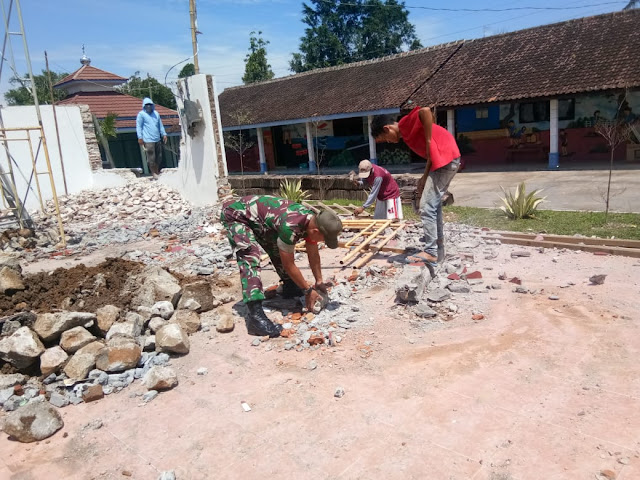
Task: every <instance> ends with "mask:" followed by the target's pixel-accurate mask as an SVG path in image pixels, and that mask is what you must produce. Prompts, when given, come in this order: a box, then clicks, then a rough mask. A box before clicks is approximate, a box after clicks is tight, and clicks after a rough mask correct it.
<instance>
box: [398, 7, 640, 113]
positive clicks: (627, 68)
mask: <svg viewBox="0 0 640 480" xmlns="http://www.w3.org/2000/svg"><path fill="white" fill-rule="evenodd" d="M638 27H640V10H629V11H625V12H616V13H612V14H606V15H599V16H595V17H586V18H580V19H577V20H570V21H567V22H562V23H556V24H553V25H545V26H541V27H536V28H529V29H526V30H519V31H516V32H512V33H506V34H502V35H496V36H494V37H487V38H482V39H478V40H473V41H468V42H465V43H464V45H462V47H461V48H460V50H459V51H458V52H457V53H456V55H454V56H453V57H452V58H451V59H450V60H449V61H448V62H447V63H446V64H445V65H444V66H443V67H442V68H441V69H440V70H439V71H438V73H436V74H435V75H434V77H433V78H432V79H431V80H429V81H428V82H426V83H425V85H424V86H423V87H422V88H420V89H419V90H418V91H417V92H416V93H415V94H414V95H412V96H411V100H413V101H414V102H415V103H416V104H418V105H428V104H430V103H434V102H436V103H438V104H439V105H442V106H457V105H470V104H478V103H490V102H500V101H509V100H516V99H521V98H536V97H538V98H540V97H551V96H558V95H563V94H572V93H578V92H588V91H595V90H610V89H618V88H624V87H632V86H640V28H638Z"/></svg>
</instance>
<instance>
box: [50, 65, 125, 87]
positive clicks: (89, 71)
mask: <svg viewBox="0 0 640 480" xmlns="http://www.w3.org/2000/svg"><path fill="white" fill-rule="evenodd" d="M74 80H83V81H91V82H100V81H103V82H109V84H110V85H113V84H114V83H115V82H118V83H124V82H126V81H127V79H126V78H124V77H121V76H120V75H116V74H115V73H111V72H105V71H104V70H100V69H99V68H96V67H92V66H91V65H83V66H82V67H80V68H79V69H78V70H76V71H75V72H73V73H72V74H71V75H67V76H66V77H64V78H63V79H62V80H60V81H59V82H58V83H56V84H55V85H54V87H61V86H62V85H64V84H66V83H69V82H72V81H74Z"/></svg>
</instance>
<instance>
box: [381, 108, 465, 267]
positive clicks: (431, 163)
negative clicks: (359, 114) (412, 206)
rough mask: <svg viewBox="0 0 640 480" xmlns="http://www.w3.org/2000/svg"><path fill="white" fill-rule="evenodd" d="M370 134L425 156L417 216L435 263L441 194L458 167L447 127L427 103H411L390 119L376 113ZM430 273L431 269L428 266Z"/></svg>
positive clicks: (439, 257) (439, 253) (440, 249)
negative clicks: (405, 111)
mask: <svg viewBox="0 0 640 480" xmlns="http://www.w3.org/2000/svg"><path fill="white" fill-rule="evenodd" d="M371 136H373V138H375V139H376V142H389V143H398V142H399V141H400V140H403V141H404V143H405V144H406V145H407V146H408V147H409V148H410V149H411V150H413V151H414V152H415V153H417V154H418V155H420V156H421V157H422V158H424V159H425V160H426V162H427V163H426V168H425V171H424V175H422V177H421V178H420V180H419V181H418V187H417V194H418V195H419V196H420V217H421V218H422V226H423V228H424V236H425V243H426V252H425V253H426V254H427V255H428V257H429V259H428V260H429V262H428V263H429V266H430V267H432V269H433V268H434V267H436V266H437V264H438V262H442V261H443V260H444V257H445V251H444V231H443V223H442V197H443V195H444V194H445V193H446V191H447V189H448V188H449V184H450V183H451V180H452V179H453V177H454V175H455V174H456V172H457V171H458V168H459V167H460V150H459V149H458V145H457V144H456V139H455V138H454V137H453V135H451V134H450V133H449V132H448V131H447V129H445V128H442V127H441V126H439V125H437V124H436V123H434V117H433V113H432V112H431V109H430V108H428V107H423V108H420V107H415V108H414V109H413V110H412V111H411V113H409V114H408V115H407V116H405V117H403V118H401V119H400V121H399V122H394V121H392V120H390V119H389V117H387V116H386V115H377V116H375V117H374V118H373V121H372V122H371ZM432 274H433V270H432Z"/></svg>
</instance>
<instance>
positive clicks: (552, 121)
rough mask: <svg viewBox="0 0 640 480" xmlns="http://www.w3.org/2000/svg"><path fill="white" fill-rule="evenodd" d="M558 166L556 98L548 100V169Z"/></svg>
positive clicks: (554, 168)
mask: <svg viewBox="0 0 640 480" xmlns="http://www.w3.org/2000/svg"><path fill="white" fill-rule="evenodd" d="M559 167H560V155H559V154H558V99H557V98H553V99H551V100H550V101H549V170H556V169H557V168H559Z"/></svg>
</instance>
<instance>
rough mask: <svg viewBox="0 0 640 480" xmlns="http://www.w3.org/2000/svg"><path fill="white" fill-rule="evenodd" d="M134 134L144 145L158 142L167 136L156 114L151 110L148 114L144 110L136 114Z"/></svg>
mask: <svg viewBox="0 0 640 480" xmlns="http://www.w3.org/2000/svg"><path fill="white" fill-rule="evenodd" d="M136 133H137V134H138V138H141V139H142V141H143V142H145V143H153V142H159V141H160V140H162V137H164V136H166V135H167V132H165V130H164V125H162V119H160V115H158V112H156V111H155V110H153V111H152V112H151V113H150V114H149V113H147V112H145V111H144V108H143V109H142V110H141V111H140V113H138V117H137V118H136Z"/></svg>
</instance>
